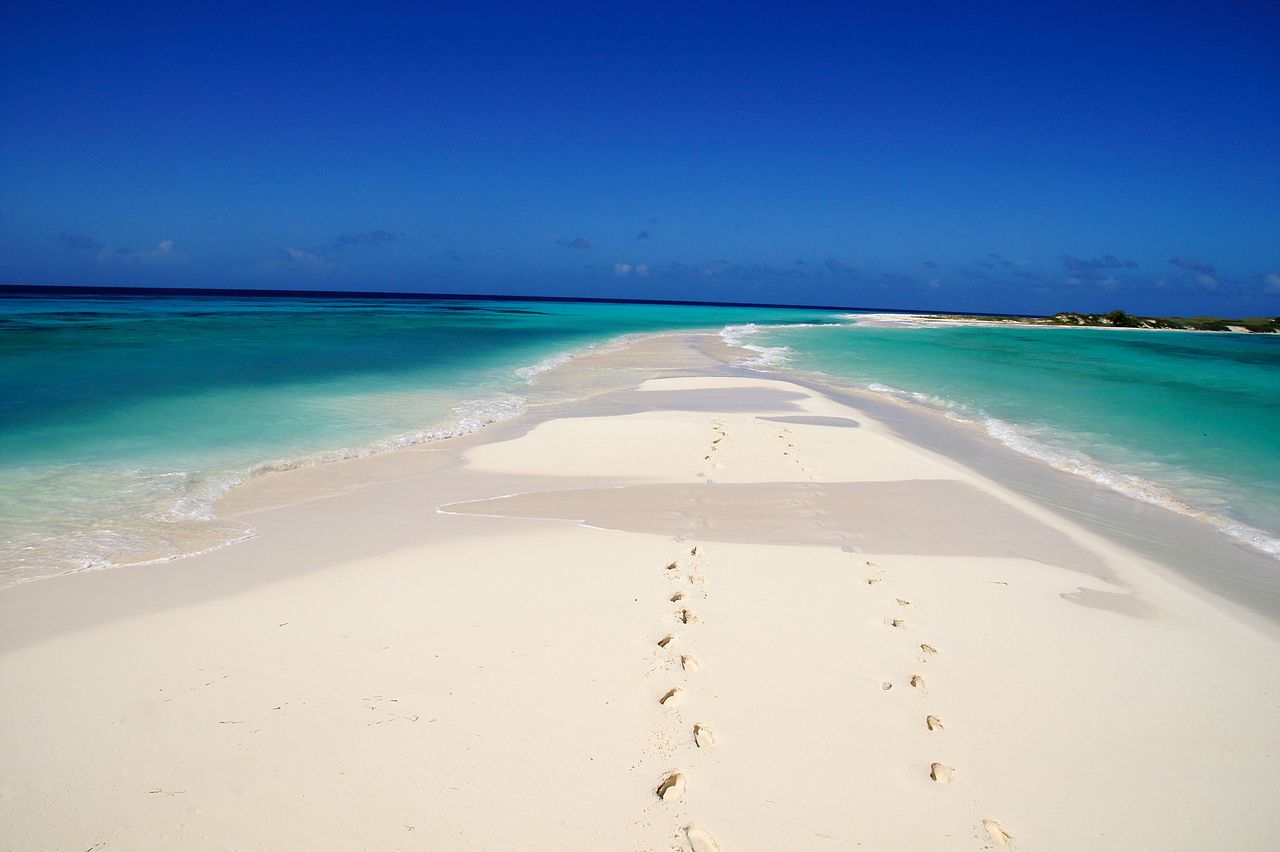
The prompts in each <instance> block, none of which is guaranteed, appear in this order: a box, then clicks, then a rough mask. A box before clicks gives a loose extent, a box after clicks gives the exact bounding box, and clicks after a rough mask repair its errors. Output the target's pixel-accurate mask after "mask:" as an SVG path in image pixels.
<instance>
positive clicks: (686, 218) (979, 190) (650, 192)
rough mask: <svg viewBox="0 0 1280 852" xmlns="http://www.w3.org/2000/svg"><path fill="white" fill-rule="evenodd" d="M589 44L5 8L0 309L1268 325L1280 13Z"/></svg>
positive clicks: (1142, 13)
mask: <svg viewBox="0 0 1280 852" xmlns="http://www.w3.org/2000/svg"><path fill="white" fill-rule="evenodd" d="M685 5H688V6H694V7H697V8H695V9H694V10H692V11H691V10H690V9H688V8H682V7H683V6H685ZM613 8H614V4H590V5H589V4H582V5H574V6H568V5H546V4H521V5H520V6H510V7H504V6H499V5H491V4H484V3H468V4H450V5H447V6H446V5H440V6H429V5H425V4H408V5H404V6H400V5H395V4H380V3H377V2H369V3H363V4H344V5H342V6H332V7H328V6H324V5H322V4H317V3H309V4H300V5H298V6H295V7H286V6H275V7H274V8H273V9H272V10H270V11H261V10H259V9H258V8H257V7H256V5H255V4H238V3H222V4H209V5H201V6H191V7H187V8H183V7H182V6H181V4H178V5H173V4H166V5H157V6H155V7H144V6H134V5H132V4H128V3H125V4H110V3H99V4H93V5H86V6H83V7H79V6H69V5H62V4H57V3H28V4H18V3H7V4H4V8H3V11H0V217H2V218H0V282H3V283H39V284H103V285H117V284H118V285H148V286H192V287H281V288H309V289H363V290H415V291H434V292H467V293H469V292H475V293H509V294H531V295H581V296H597V297H624V298H626V297H635V298H660V299H666V298H677V299H678V298H689V299H714V300H732V301H767V302H787V303H821V304H844V305H865V306H900V307H933V308H950V309H968V310H988V311H1005V310H1008V311H1015V310H1017V311H1035V312H1044V311H1053V310H1057V309H1060V308H1073V309H1085V310H1096V309H1109V308H1112V307H1123V308H1125V309H1128V310H1132V311H1138V312H1149V313H1214V314H1225V315H1240V314H1246V315H1259V314H1275V313H1278V312H1280V37H1278V36H1280V11H1277V8H1278V7H1277V5H1276V4H1274V3H1258V4H1230V3H1226V4H1221V5H1219V4H1208V3H1196V4H1173V5H1170V6H1165V5H1164V4H1151V3H1147V4H1142V5H1125V4H1116V3H1102V4H1097V5H1083V4H1080V5H1060V6H1059V5H1055V6H1052V7H1051V6H1048V5H1045V4H1042V3H1030V2H1022V3H1009V4H1001V5H982V4H968V3H953V2H948V3H938V4H930V3H875V4H858V3H841V4H832V5H829V6H818V5H812V6H811V5H806V4H799V3H790V4H776V6H775V7H774V9H773V10H772V11H759V10H757V9H755V8H753V7H748V6H746V5H743V4H736V3H735V4H727V5H724V6H717V5H714V4H706V5H699V4H680V6H671V7H667V6H664V5H662V4H655V3H647V4H625V9H626V11H625V12H617V11H613Z"/></svg>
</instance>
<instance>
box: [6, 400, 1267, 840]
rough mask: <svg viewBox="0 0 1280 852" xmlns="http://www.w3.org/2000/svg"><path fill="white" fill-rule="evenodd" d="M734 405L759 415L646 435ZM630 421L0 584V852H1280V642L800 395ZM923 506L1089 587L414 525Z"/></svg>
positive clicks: (883, 559)
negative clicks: (167, 560) (656, 492)
mask: <svg viewBox="0 0 1280 852" xmlns="http://www.w3.org/2000/svg"><path fill="white" fill-rule="evenodd" d="M721 390H728V391H731V392H733V393H741V392H744V391H751V392H757V391H759V392H763V391H769V392H770V393H771V394H773V396H772V397H769V398H772V399H774V402H773V403H770V405H771V406H772V407H771V408H768V407H767V408H766V409H762V410H757V411H739V410H725V411H721V412H717V411H706V410H684V411H674V410H665V409H664V408H663V405H664V404H669V403H670V402H671V401H672V400H673V399H682V398H684V397H678V396H672V394H679V393H685V392H693V393H694V394H695V395H698V394H703V397H704V398H705V399H719V398H722V397H720V396H717V395H716V393H712V391H721ZM644 394H650V395H651V398H652V400H653V405H652V410H649V411H641V412H638V413H621V414H618V415H616V416H583V417H577V416H575V417H560V418H558V419H551V420H547V421H546V422H543V423H541V424H539V425H537V426H535V427H534V428H533V429H532V430H531V431H528V432H527V433H526V434H522V435H518V434H516V433H518V431H519V430H515V429H513V430H508V431H507V432H505V433H504V432H503V431H502V430H501V429H498V430H493V431H492V432H491V434H490V435H489V436H482V439H481V440H472V441H470V442H466V441H463V442H457V443H458V444H459V449H457V450H453V449H450V448H449V447H450V446H452V445H450V444H448V443H447V442H446V443H445V444H443V445H441V446H440V447H439V448H438V449H437V450H436V451H435V452H438V453H444V454H446V456H447V457H448V458H450V459H452V458H453V457H454V454H455V453H456V454H457V455H458V456H459V457H460V458H461V460H462V464H461V465H460V466H454V467H445V468H444V469H439V468H440V467H441V465H440V459H441V458H442V456H440V455H434V456H433V455H432V453H431V452H423V451H418V453H417V455H416V456H414V455H412V454H408V455H406V456H404V458H405V459H406V461H405V464H404V468H403V469H402V470H401V471H400V472H399V473H393V472H391V470H390V469H389V468H388V466H387V463H386V461H385V460H384V461H381V462H378V463H377V464H379V465H381V467H380V468H379V469H378V472H377V474H376V475H369V476H365V477H364V478H363V479H361V478H359V477H353V479H352V482H355V481H357V480H358V481H359V483H360V485H361V487H359V488H356V489H354V490H345V491H342V493H338V494H336V495H334V496H330V497H325V498H322V499H312V500H309V501H307V502H302V503H298V502H296V500H288V499H285V496H287V495H288V494H289V493H290V492H289V491H288V489H282V488H280V487H279V486H278V485H276V486H272V485H266V486H262V487H263V488H265V489H266V492H265V493H269V494H270V495H271V496H270V499H269V500H267V502H269V503H277V504H278V503H280V502H292V505H286V506H283V507H281V508H274V509H269V510H265V511H259V512H250V513H248V514H246V515H245V517H246V518H248V519H250V520H251V521H252V522H253V523H254V525H255V526H257V527H258V528H259V529H260V530H261V533H262V534H261V536H260V537H259V538H257V539H254V540H252V541H250V542H247V543H244V544H240V545H236V546H234V547H231V548H227V549H225V550H222V551H218V552H216V553H211V554H207V555H204V556H200V557H194V558H190V559H186V560H180V561H178V562H174V563H171V564H167V565H158V566H147V567H138V568H121V569H115V570H112V571H107V572H101V573H98V574H93V575H84V576H75V577H67V578H60V579H56V580H50V581H45V582H41V583H35V584H30V585H28V586H23V587H18V588H15V589H10V590H8V591H6V592H5V593H4V594H0V624H4V625H6V626H5V627H4V628H3V629H0V651H3V653H2V654H0V684H3V687H2V688H3V723H2V726H0V848H5V849H15V850H44V849H71V850H86V849H104V850H111V849H128V850H152V849H154V850H169V849H184V850H205V849H208V850H213V849H263V850H279V849H310V850H328V849H333V850H350V849H373V850H390V849H432V850H453V849H483V850H544V849H545V850H577V849H582V850H588V849H590V850H596V849H653V850H667V849H695V850H699V852H700V851H701V850H707V849H716V848H719V849H722V850H725V852H735V850H782V849H788V850H789V849H796V850H809V849H833V850H834V849H841V850H843V849H854V848H865V849H876V850H892V849H912V850H950V849H956V850H976V849H983V848H991V847H994V846H996V845H999V844H1000V843H1002V842H1005V841H1007V843H1008V844H1009V846H1010V848H1014V849H1028V850H1035V849H1041V850H1066V849H1090V850H1102V849H1126V850H1128V849H1132V850H1141V849H1163V850H1174V849H1186V850H1203V849H1231V850H1267V849H1274V848H1280V813H1278V812H1277V809H1276V808H1275V802H1276V795H1277V789H1276V788H1277V783H1276V781H1275V773H1274V771H1273V766H1274V762H1275V760H1276V757H1277V755H1278V753H1280V751H1278V749H1277V746H1278V744H1280V743H1278V740H1280V734H1277V730H1276V727H1277V726H1276V720H1277V700H1278V699H1277V696H1280V689H1278V687H1280V654H1278V653H1277V651H1278V650H1280V648H1278V646H1277V641H1276V639H1275V638H1274V634H1273V633H1272V632H1269V631H1265V630H1261V629H1259V628H1257V627H1256V626H1253V625H1251V624H1249V623H1247V622H1246V621H1243V620H1240V619H1237V618H1236V617H1234V614H1233V612H1232V611H1231V610H1230V608H1229V607H1227V606H1225V605H1222V604H1220V603H1219V602H1217V601H1215V600H1213V599H1211V598H1209V597H1207V596H1205V595H1203V594H1197V593H1194V592H1193V591H1189V590H1188V589H1187V588H1186V586H1185V584H1177V583H1172V582H1170V581H1169V580H1168V579H1166V577H1165V576H1164V574H1163V573H1162V572H1161V571H1159V570H1154V569H1153V568H1152V566H1149V565H1147V564H1145V563H1144V562H1143V561H1142V560H1140V559H1138V558H1137V557H1135V556H1132V555H1130V554H1128V553H1126V552H1125V551H1123V550H1120V549H1119V548H1116V547H1114V546H1112V545H1110V544H1109V543H1108V542H1106V541H1103V540H1101V539H1099V538H1098V537H1097V536H1095V535H1093V534H1091V533H1088V532H1086V531H1084V530H1082V529H1079V528H1077V527H1075V526H1074V525H1073V524H1072V523H1071V522H1069V521H1067V520H1065V519H1063V518H1060V517H1057V516H1055V515H1053V514H1052V513H1050V512H1048V511H1047V510H1045V509H1042V508H1039V507H1037V506H1034V505H1032V504H1030V503H1028V502H1026V501H1024V500H1022V499H1021V498H1018V497H1016V496H1014V495H1013V494H1011V493H1009V492H1007V491H1006V490H1005V489H1003V488H1001V487H999V486H997V485H995V484H994V483H991V482H989V481H986V480H984V479H982V478H980V477H978V476H976V475H975V474H973V473H971V472H969V471H968V470H967V469H965V468H964V467H963V466H962V465H960V464H959V463H957V462H956V461H953V460H948V459H944V458H941V457H938V456H936V455H934V454H931V453H929V452H926V451H924V450H920V449H918V448H915V447H912V446H910V445H907V444H905V443H904V442H902V441H901V440H899V439H897V438H896V437H894V436H893V435H892V434H890V433H889V432H888V431H887V430H885V429H883V428H881V427H880V426H879V424H877V423H875V422H874V421H873V420H871V418H869V417H867V415H866V414H865V413H864V412H861V411H857V410H853V409H849V408H846V407H844V406H841V405H838V404H837V403H835V402H832V401H830V400H828V399H825V398H822V397H820V396H817V395H816V394H814V393H812V392H810V391H807V390H804V389H802V388H798V387H796V386H792V385H783V384H779V383H776V382H766V381H762V380H752V379H740V378H702V377H689V378H673V379H661V380H655V381H651V382H649V383H646V384H645V385H644V386H643V388H642V389H641V390H640V391H638V392H636V393H633V394H632V395H631V396H630V397H628V400H629V403H628V404H632V403H634V402H635V398H637V397H640V398H644V397H643V395H644ZM765 398H766V397H760V399H765ZM762 416H764V417H800V416H826V417H841V418H847V419H852V420H856V421H857V422H858V424H859V425H858V426H857V427H856V428H837V427H834V426H827V425H810V424H806V423H800V422H791V423H779V422H774V421H769V420H763V419H761V417H762ZM713 448H714V449H713ZM708 456H710V458H707V457H708ZM424 459H425V460H427V461H424ZM940 480H941V481H947V482H953V483H956V486H955V487H956V488H961V487H963V488H966V489H971V490H972V493H974V494H980V495H982V499H983V500H986V501H991V503H992V505H998V506H999V511H998V512H997V511H994V510H992V511H991V512H989V513H987V514H988V515H989V516H990V525H989V526H988V527H986V528H984V529H982V530H981V533H982V535H983V536H984V537H985V538H987V539H991V540H996V541H999V540H1003V539H1006V538H1007V539H1008V540H1013V539H1014V538H1015V537H1016V536H1015V533H1016V534H1017V535H1026V534H1028V533H1027V532H1026V531H1027V530H1044V531H1046V532H1044V533H1042V535H1043V536H1045V537H1046V540H1052V541H1069V542H1070V544H1071V547H1072V548H1075V549H1078V550H1079V551H1080V552H1085V553H1087V554H1088V555H1089V558H1090V559H1091V560H1093V561H1092V562H1091V563H1090V564H1093V565H1095V570H1091V571H1089V572H1084V571H1077V570H1072V569H1070V568H1068V567H1065V566H1062V565H1056V564H1051V562H1050V561H1049V560H1042V561H1034V560H1032V559H1029V558H1025V557H1023V556H1020V555H1018V554H1017V553H1007V554H1003V555H996V556H992V555H986V556H972V555H961V556H957V555H954V553H953V554H952V555H947V556H942V555H937V554H938V553H940V552H944V549H945V547H946V546H950V545H951V544H954V542H953V541H950V540H947V541H944V540H942V539H941V538H938V537H937V536H935V537H934V538H933V539H932V540H931V538H930V535H928V534H927V531H924V530H922V531H921V535H920V539H919V545H918V546H911V545H912V542H911V540H910V537H909V536H908V537H906V538H905V539H904V538H903V537H901V536H895V537H893V538H892V539H891V540H892V541H893V542H894V550H893V551H892V552H870V551H866V550H864V551H862V552H852V551H846V550H841V549H840V548H839V547H834V546H830V545H822V544H805V543H793V544H785V545H783V544H763V543H759V542H758V541H756V540H755V539H754V538H753V530H752V527H753V525H752V524H751V523H742V522H741V520H742V519H741V518H736V519H735V518H732V517H728V516H727V515H726V512H727V511H728V510H726V509H724V508H723V506H722V505H720V504H714V505H713V504H710V503H709V504H708V505H707V506H705V507H702V508H699V507H698V506H697V505H692V506H691V507H685V508H684V509H681V511H680V514H681V515H682V516H684V517H683V518H682V519H681V518H675V517H674V516H673V518H672V523H673V524H674V523H675V522H676V521H677V520H687V518H688V517H690V516H691V517H694V518H696V519H697V523H699V524H701V527H700V529H701V530H702V531H703V532H702V533H701V534H699V533H694V534H691V535H689V537H687V538H685V539H684V540H680V541H677V540H676V539H675V538H674V537H673V536H672V535H670V534H663V533H661V532H654V531H632V532H623V531H619V530H617V529H605V528H597V527H592V526H586V525H580V524H577V523H574V522H572V521H565V520H537V519H531V518H520V517H490V516H486V515H483V514H461V513H455V512H454V511H452V510H451V511H450V512H447V513H442V512H438V511H436V507H437V506H441V505H443V504H453V503H459V502H468V503H472V504H473V508H474V507H482V506H483V505H484V504H483V503H480V502H476V501H484V500H487V499H490V498H495V497H499V496H501V495H505V494H511V493H513V492H548V493H550V492H563V491H574V490H583V489H587V490H588V491H589V490H591V489H600V488H614V487H619V486H639V485H654V484H661V483H685V484H688V483H705V482H708V481H710V482H711V483H713V484H710V485H707V486H706V487H707V488H712V489H714V488H718V487H719V486H721V485H724V486H738V485H753V484H754V485H755V486H758V488H759V489H767V488H769V487H770V486H769V485H768V484H769V483H788V482H803V483H807V484H808V485H810V486H812V488H813V489H816V491H814V492H813V493H815V494H816V493H819V492H821V489H822V488H823V486H824V484H830V483H875V482H892V483H897V486H896V487H899V488H904V487H905V488H910V487H914V486H911V483H912V482H923V483H924V484H926V485H927V483H929V482H937V481H940ZM868 487H873V486H868ZM921 488H922V491H921V493H925V491H924V490H923V488H924V486H921ZM340 490H341V489H340V488H338V487H336V486H334V484H333V483H332V482H327V483H326V491H328V492H332V491H340ZM751 493H756V492H751ZM759 493H765V491H763V490H761V491H760V492H759ZM282 495H284V496H282ZM294 496H295V497H296V496H297V495H294ZM526 499H533V498H532V497H530V498H526ZM793 502H794V503H796V505H794V506H791V505H790V504H787V505H785V506H783V507H782V508H779V509H776V510H774V511H777V512H790V511H794V512H796V513H798V514H797V515H796V517H797V518H798V519H799V521H797V523H801V522H803V523H808V524H810V525H811V526H812V529H813V530H815V536H817V535H818V534H819V533H820V532H822V531H824V530H826V531H829V530H832V529H838V530H843V531H844V534H845V535H849V536H853V538H851V539H850V540H851V541H854V542H856V541H857V540H858V538H857V536H858V535H859V523H860V521H859V518H858V517H831V516H830V515H828V516H821V515H819V514H808V515H806V514H804V513H805V512H810V511H812V505H817V504H816V503H815V504H812V505H801V502H802V501H793ZM530 505H533V504H530ZM984 505H985V504H984ZM454 508H455V509H456V508H457V507H454ZM945 509H946V507H945V506H943V507H938V506H921V516H924V515H927V514H928V513H929V512H936V511H939V510H943V511H945ZM526 514H527V512H526ZM650 514H651V513H650ZM637 517H639V515H637ZM984 517H985V516H984ZM911 520H912V519H911V518H909V517H908V518H904V519H903V520H902V522H903V523H905V524H907V526H908V528H909V525H910V523H911ZM637 524H639V527H640V528H643V529H645V530H650V529H651V525H653V524H659V525H660V524H661V519H660V518H659V519H658V520H657V521H655V520H654V519H653V518H652V517H651V516H650V515H645V521H644V523H643V524H640V523H639V521H637ZM873 532H874V531H866V532H865V534H866V536H867V540H868V541H869V540H871V539H872V538H874V536H873V535H872V533H873ZM1037 534H1040V533H1037ZM939 535H942V536H943V538H945V537H946V536H948V535H950V536H951V537H952V538H955V534H954V533H946V534H939ZM882 538H883V537H882ZM884 540H889V539H884ZM903 541H905V542H906V543H905V544H903V543H901V542H903ZM854 546H856V544H855V545H854ZM695 547H696V548H697V550H698V552H697V554H696V555H693V554H692V553H691V551H692V550H693V548H695ZM947 552H951V551H947ZM672 562H676V563H678V564H677V566H676V567H674V568H668V567H667V566H668V565H669V564H670V563H672ZM1103 578H1109V579H1110V582H1108V581H1107V580H1106V579H1103ZM1081 589H1085V590H1088V591H1087V592H1086V594H1084V595H1083V596H1081V595H1080V594H1079V593H1080V590H1081ZM677 595H680V596H682V597H681V598H680V599H677V600H672V598H673V597H675V596H677ZM1064 595H1067V596H1070V595H1076V597H1075V598H1074V599H1071V598H1068V597H1064ZM1085 604H1088V605H1085ZM668 636H670V637H671V641H669V642H668V643H667V644H665V646H662V647H660V646H659V644H658V643H659V640H661V639H663V638H664V637H668ZM913 677H916V678H917V681H916V682H917V683H919V684H920V685H918V686H912V680H913ZM886 687H887V688H886ZM673 689H674V690H676V692H675V693H673V694H672V695H671V697H670V698H669V699H668V700H667V701H665V702H660V699H661V698H662V697H663V696H664V695H666V694H668V693H669V692H670V691H671V690H673ZM930 718H932V719H933V728H932V729H930V725H929V723H928V720H929V719H930ZM695 726H697V727H695ZM695 731H696V733H695ZM699 743H701V747H700V745H699ZM935 779H936V780H935ZM944 782H945V783H944ZM660 788H662V789H663V795H662V796H661V797H660V796H659V795H658V790H659V789H660ZM1010 838H1011V839H1010Z"/></svg>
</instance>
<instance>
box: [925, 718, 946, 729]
mask: <svg viewBox="0 0 1280 852" xmlns="http://www.w3.org/2000/svg"><path fill="white" fill-rule="evenodd" d="M924 724H925V727H927V728H928V729H929V730H931V731H941V730H942V720H941V719H939V718H938V717H937V716H933V715H929V716H925V717H924Z"/></svg>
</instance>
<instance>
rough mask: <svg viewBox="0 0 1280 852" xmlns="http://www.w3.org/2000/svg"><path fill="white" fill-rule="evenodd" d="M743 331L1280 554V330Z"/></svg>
mask: <svg viewBox="0 0 1280 852" xmlns="http://www.w3.org/2000/svg"><path fill="white" fill-rule="evenodd" d="M743 340H744V342H746V343H748V344H750V345H755V346H758V347H760V348H761V349H763V350H764V356H763V357H764V359H765V360H767V361H772V362H773V363H776V364H784V365H785V366H786V367H787V368H790V369H795V370H798V371H800V372H803V373H808V374H816V375H820V376H822V377H823V378H825V379H826V380H828V381H831V382H835V383H837V384H842V385H846V386H854V387H859V388H864V389H868V390H872V391H875V392H879V393H882V394H886V395H889V396H893V397H896V398H899V399H902V400H905V401H908V402H912V403H915V404H919V405H924V406H928V407H931V408H934V409H938V410H941V411H943V412H945V413H946V415H947V416H949V417H951V418H952V419H955V420H960V421H967V422H969V423H971V424H972V425H974V426H976V427H978V428H982V429H984V430H985V431H986V432H987V433H988V434H990V435H991V436H993V437H995V438H996V439H998V440H1000V441H1001V442H1003V443H1005V444H1006V445H1008V446H1010V447H1011V448H1013V449H1015V450H1017V451H1018V452H1021V453H1024V454H1026V455H1030V456H1034V457H1036V458H1039V459H1041V460H1042V461H1044V462H1046V463H1048V464H1050V465H1052V466H1053V467H1056V468H1058V469H1060V470H1064V471H1069V472H1071V473H1073V474H1078V475H1081V476H1084V477H1087V478H1089V479H1091V480H1094V481H1095V482H1098V483H1100V484H1102V485H1105V486H1107V487H1109V488H1113V489H1115V490H1118V491H1121V492H1123V493H1125V494H1128V495H1130V496H1132V497H1135V498H1138V499H1141V500H1146V501H1148V502H1151V503H1155V504H1158V505H1162V506H1166V507H1168V508H1171V509H1174V510H1176V511H1179V512H1182V513H1184V514H1187V515H1191V516H1194V517H1198V518H1200V519H1202V520H1204V521H1206V522H1207V523H1210V524H1212V525H1213V526H1216V527H1217V528H1219V529H1220V530H1221V531H1222V532H1224V533H1226V534H1227V535H1230V536H1232V537H1233V538H1235V539H1237V540H1240V541H1243V542H1245V543H1247V544H1249V545H1251V546H1253V547H1255V548H1257V549H1259V550H1262V551H1264V552H1266V553H1269V554H1271V555H1272V556H1275V557H1277V558H1278V559H1280V335H1274V334H1241V333H1237V334H1230V333H1214V332H1183V331H1140V330H1121V329H1100V328H1053V327H1048V328H1045V327H1035V326H1025V325H971V326H964V325H944V326H913V325H911V324H909V323H908V324H895V325H893V326H892V327H876V326H873V325H868V324H859V323H858V322H856V321H855V320H852V319H851V320H850V322H848V323H847V324H843V325H827V326H824V327H821V328H805V329H761V330H760V331H759V332H758V333H755V334H750V335H748V336H746V337H744V338H743ZM1277 567H1278V568H1280V566H1277Z"/></svg>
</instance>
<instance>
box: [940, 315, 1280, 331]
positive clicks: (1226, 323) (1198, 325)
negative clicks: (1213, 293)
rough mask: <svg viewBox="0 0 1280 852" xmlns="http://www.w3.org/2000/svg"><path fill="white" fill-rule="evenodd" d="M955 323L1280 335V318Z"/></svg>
mask: <svg viewBox="0 0 1280 852" xmlns="http://www.w3.org/2000/svg"><path fill="white" fill-rule="evenodd" d="M954 318H955V319H964V320H980V321H983V322H1018V323H1025V324H1028V325H1073V326H1093V327H1099V328H1164V329H1174V330H1178V331H1237V332H1239V331H1243V332H1252V333H1255V334H1277V333H1280V317H1250V318H1246V319H1226V318H1223V317H1140V316H1134V315H1133V314H1127V313H1125V312H1124V311H1111V312H1110V313H1105V314H1081V313H1076V312H1074V311H1061V312H1059V313H1056V314H1054V315H1053V316H1051V317H1019V316H972V315H970V316H959V315H957V316H955V317H954Z"/></svg>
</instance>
